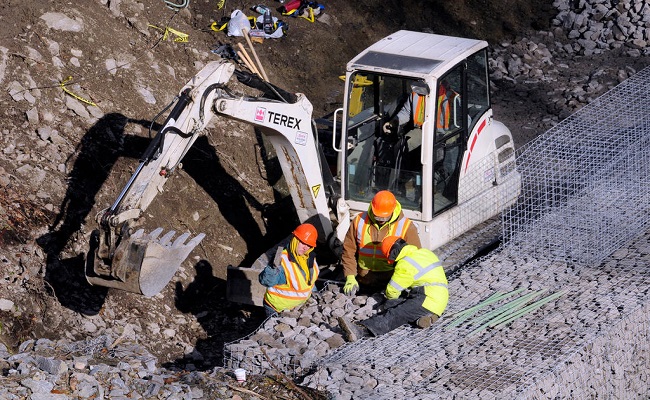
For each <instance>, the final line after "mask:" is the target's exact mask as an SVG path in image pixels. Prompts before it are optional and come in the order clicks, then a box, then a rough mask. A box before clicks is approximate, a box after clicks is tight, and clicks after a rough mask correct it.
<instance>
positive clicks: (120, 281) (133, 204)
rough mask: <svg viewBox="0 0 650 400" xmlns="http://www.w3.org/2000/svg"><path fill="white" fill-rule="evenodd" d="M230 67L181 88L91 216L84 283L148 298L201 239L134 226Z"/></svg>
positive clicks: (209, 70)
mask: <svg viewBox="0 0 650 400" xmlns="http://www.w3.org/2000/svg"><path fill="white" fill-rule="evenodd" d="M233 71H234V65H232V64H229V63H211V64H209V65H208V66H206V67H205V68H203V69H202V70H201V71H200V72H199V73H198V74H197V75H195V76H194V77H193V78H192V79H191V80H190V82H188V83H187V85H185V87H183V89H182V90H181V92H180V95H179V96H178V99H177V102H176V106H175V107H174V108H173V109H172V111H171V112H170V114H169V116H168V117H167V120H166V121H165V123H164V125H163V128H162V129H160V131H158V134H157V135H156V137H155V138H154V139H153V140H152V142H151V144H150V146H149V148H148V149H147V150H146V152H145V154H144V155H143V157H142V159H141V160H140V164H139V166H138V168H137V169H136V171H135V173H134V174H133V175H132V176H131V178H130V179H129V181H128V183H127V184H126V185H125V187H124V189H123V190H122V192H121V193H120V195H119V196H118V198H117V200H116V201H115V202H114V203H113V205H112V206H111V207H109V208H107V209H105V210H103V211H101V212H100V213H99V214H98V215H97V218H96V220H97V222H98V224H99V229H98V230H96V231H95V232H94V234H93V238H94V241H93V245H92V247H93V248H92V249H91V251H89V252H88V259H87V260H86V279H87V280H88V282H89V283H90V284H92V285H99V286H106V287H112V288H118V289H122V290H126V291H129V292H134V293H140V294H143V295H145V296H154V295H156V294H157V293H159V292H160V291H161V290H162V289H163V288H164V287H165V285H167V283H168V282H169V280H170V279H171V278H172V277H173V276H174V274H175V273H176V271H177V270H178V267H179V266H180V265H181V263H182V262H183V261H184V260H185V259H186V258H187V256H188V255H189V253H190V252H191V251H192V250H193V249H194V248H195V247H196V246H197V245H198V244H199V243H200V242H201V240H203V238H204V237H205V234H203V233H200V234H198V235H196V236H194V237H193V238H191V239H190V240H189V241H188V240H187V239H188V238H190V233H184V234H182V235H180V236H179V237H178V238H176V239H175V240H173V237H174V235H175V233H176V232H174V231H170V232H168V233H166V234H164V235H162V236H161V234H162V232H163V228H157V229H155V230H154V231H152V232H151V233H149V234H145V232H144V230H141V229H140V230H135V229H134V228H135V224H136V221H137V219H138V218H139V217H140V216H141V215H142V213H143V212H144V211H145V210H146V209H147V207H148V206H149V205H150V204H151V202H152V201H153V199H154V198H155V197H156V195H157V194H158V193H159V192H161V191H162V188H163V185H164V184H165V182H166V181H167V179H168V178H169V176H171V175H172V174H173V172H174V171H175V170H176V168H177V167H178V165H179V164H180V162H181V160H182V159H183V157H184V156H185V154H186V153H187V152H188V150H189V149H190V147H191V146H192V144H193V143H194V142H195V141H196V139H197V138H198V137H199V136H200V135H201V134H202V132H203V129H204V128H205V126H206V125H207V124H208V123H209V122H210V120H211V118H212V117H213V116H214V113H213V112H212V111H211V105H212V102H213V100H214V97H215V95H216V92H217V90H218V89H219V88H221V87H222V86H223V84H224V83H225V82H227V81H228V80H229V79H230V77H231V76H232V74H233ZM186 241H187V242H186Z"/></svg>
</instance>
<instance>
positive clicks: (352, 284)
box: [343, 275, 359, 296]
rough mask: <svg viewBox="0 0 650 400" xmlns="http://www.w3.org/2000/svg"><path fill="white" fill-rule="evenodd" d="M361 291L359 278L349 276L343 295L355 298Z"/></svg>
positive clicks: (346, 279)
mask: <svg viewBox="0 0 650 400" xmlns="http://www.w3.org/2000/svg"><path fill="white" fill-rule="evenodd" d="M358 290H359V283H357V278H355V277H354V275H348V276H347V277H346V278H345V286H343V293H345V294H346V295H347V296H354V295H356V294H357V291H358Z"/></svg>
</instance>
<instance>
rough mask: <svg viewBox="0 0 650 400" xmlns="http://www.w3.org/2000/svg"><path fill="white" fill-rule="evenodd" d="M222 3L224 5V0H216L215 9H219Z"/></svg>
mask: <svg viewBox="0 0 650 400" xmlns="http://www.w3.org/2000/svg"><path fill="white" fill-rule="evenodd" d="M224 5H226V0H218V1H217V10H221V9H222V8H223V6H224Z"/></svg>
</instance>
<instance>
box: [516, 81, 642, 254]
mask: <svg viewBox="0 0 650 400" xmlns="http://www.w3.org/2000/svg"><path fill="white" fill-rule="evenodd" d="M648 110H650V68H646V69H644V70H642V71H641V72H639V73H638V74H636V75H635V76H633V77H632V78H630V79H628V80H627V81H625V82H623V83H622V84H620V85H619V86H617V87H616V88H614V89H612V90H610V91H609V92H607V93H606V94H604V95H603V96H601V97H600V98H598V99H597V100H595V101H594V102H592V103H591V104H589V105H587V106H585V107H583V108H582V109H581V110H579V111H578V112H576V113H575V114H574V115H572V116H570V117H569V118H567V119H566V120H564V121H562V122H561V123H560V124H558V125H556V126H555V127H554V128H552V129H550V130H549V131H548V132H546V133H545V134H544V135H541V136H539V137H538V138H537V139H536V140H534V141H532V142H530V143H528V144H527V145H526V146H524V147H522V148H521V149H520V150H519V151H518V152H517V169H518V171H519V172H520V174H521V179H522V194H521V196H520V199H519V202H518V203H517V204H516V205H515V206H513V207H512V208H511V209H509V210H508V211H507V212H505V213H503V229H504V234H503V236H504V240H505V241H506V242H507V245H510V246H514V247H517V248H520V249H521V248H525V249H527V250H526V251H537V252H546V253H547V254H548V255H549V256H550V257H553V258H555V259H570V260H575V261H578V262H583V263H598V262H600V261H602V260H604V259H605V257H607V256H608V255H609V254H611V253H612V252H613V251H614V250H616V249H617V248H619V247H620V246H621V245H622V244H624V243H625V242H627V241H629V240H630V239H632V238H634V237H636V236H638V235H639V234H640V233H642V232H644V231H645V230H646V229H647V228H648V227H649V226H650V212H649V211H650V201H648V200H649V199H650V174H649V172H650V170H649V165H650V152H649V151H650V112H648Z"/></svg>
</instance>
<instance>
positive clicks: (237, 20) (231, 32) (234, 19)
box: [228, 10, 251, 36]
mask: <svg viewBox="0 0 650 400" xmlns="http://www.w3.org/2000/svg"><path fill="white" fill-rule="evenodd" d="M244 29H246V30H249V31H250V30H251V24H250V22H248V17H247V16H246V14H244V13H243V12H242V11H241V10H235V11H233V12H232V14H230V21H228V36H244Z"/></svg>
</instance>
